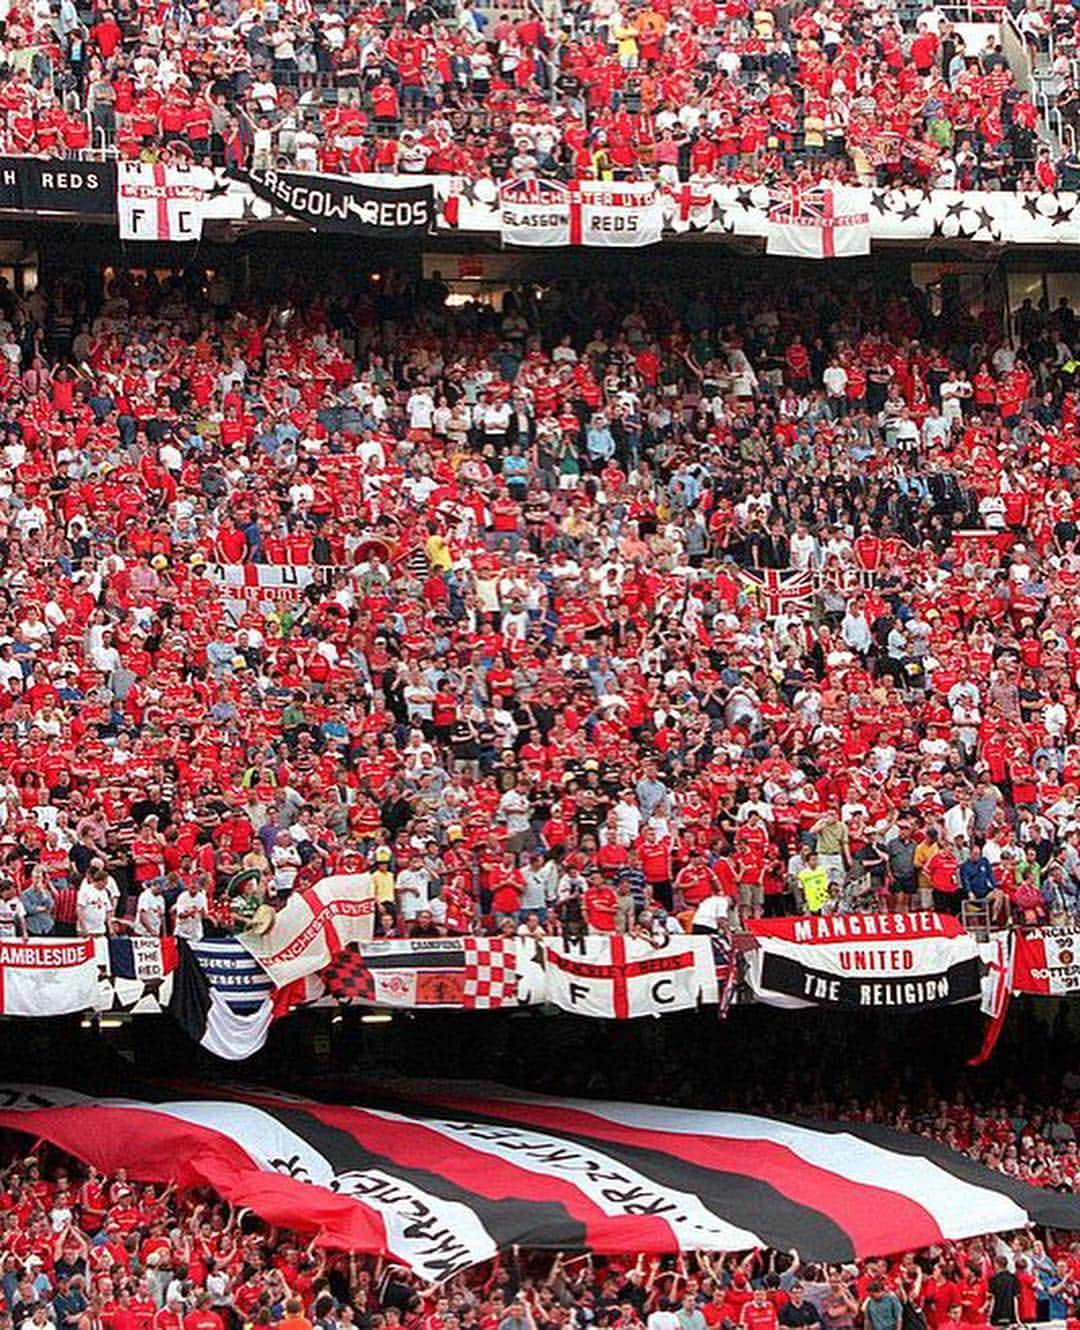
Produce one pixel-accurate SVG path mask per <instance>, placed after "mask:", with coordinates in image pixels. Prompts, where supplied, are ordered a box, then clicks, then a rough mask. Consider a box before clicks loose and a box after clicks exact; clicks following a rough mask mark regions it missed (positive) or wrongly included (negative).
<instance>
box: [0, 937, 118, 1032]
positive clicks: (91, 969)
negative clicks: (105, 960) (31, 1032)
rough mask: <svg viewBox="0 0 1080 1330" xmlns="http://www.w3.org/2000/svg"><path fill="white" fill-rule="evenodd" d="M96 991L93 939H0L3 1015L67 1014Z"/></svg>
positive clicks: (89, 1003) (88, 1003) (85, 1006)
mask: <svg viewBox="0 0 1080 1330" xmlns="http://www.w3.org/2000/svg"><path fill="white" fill-rule="evenodd" d="M97 995H98V961H97V952H96V950H95V946H94V939H93V938H92V937H80V938H55V939H54V938H41V939H36V938H35V939H32V940H30V941H26V942H22V941H15V940H12V939H8V940H5V941H0V1016H66V1015H69V1014H70V1013H72V1012H78V1011H88V1010H90V1009H91V1008H92V1007H93V1006H94V1004H95V1001H96V999H97Z"/></svg>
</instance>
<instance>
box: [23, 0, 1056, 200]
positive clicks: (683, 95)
mask: <svg viewBox="0 0 1080 1330" xmlns="http://www.w3.org/2000/svg"><path fill="white" fill-rule="evenodd" d="M951 13H952V11H950V14H951ZM1002 13H1003V10H1002V9H1001V7H1000V6H998V5H995V4H990V5H987V6H985V7H979V6H975V7H974V9H972V10H971V12H970V15H969V17H971V18H974V19H975V20H977V23H976V28H975V31H976V32H978V33H979V34H980V36H981V34H982V33H983V32H984V31H985V32H987V33H988V34H989V35H988V36H986V37H985V38H984V39H983V42H982V44H981V45H978V43H977V41H976V38H975V37H974V36H973V35H972V32H971V31H970V30H969V32H968V38H969V39H970V45H969V40H966V39H965V36H964V32H963V31H962V30H961V29H962V28H963V27H964V25H963V24H962V23H960V24H959V26H958V25H957V23H954V22H953V21H952V20H951V17H946V15H945V14H944V13H943V12H942V11H941V10H940V9H939V8H938V7H937V6H935V5H933V4H931V3H929V0H927V3H926V4H925V5H924V6H923V7H922V8H921V9H920V8H918V7H903V6H899V5H897V4H894V3H889V2H888V0H886V2H885V3H881V4H875V5H870V4H849V3H827V4H824V5H820V6H816V7H815V6H813V5H810V4H805V3H796V4H772V3H767V2H765V0H762V3H760V4H758V5H756V6H755V5H751V4H749V3H747V0H727V3H725V4H722V5H721V4H718V3H717V2H716V0H685V2H680V3H672V2H671V0H656V2H655V3H653V2H652V0H634V3H626V4H619V3H616V0H592V2H591V3H589V4H584V3H580V4H577V5H566V6H564V7H561V8H560V7H558V6H556V7H555V8H554V9H553V10H549V9H548V8H545V9H543V10H541V8H540V7H538V6H537V5H534V4H531V5H527V6H525V7H524V8H522V9H514V10H512V11H511V12H503V11H500V10H499V9H498V7H495V8H493V9H490V10H488V9H485V8H483V7H481V6H480V5H479V4H476V3H474V0H461V3H459V4H454V5H445V4H432V3H429V2H428V0H418V2H417V3H410V4H408V5H406V6H405V7H404V9H400V8H398V7H397V6H392V5H383V4H379V3H376V4H370V5H366V6H360V7H357V8H350V7H348V6H343V5H340V4H338V3H336V0H320V3H318V4H295V5H279V4H277V3H270V4H267V5H263V6H257V5H234V4H230V3H226V2H225V0H217V2H216V3H213V4H211V3H209V2H208V0H206V2H203V0H200V3H199V4H193V5H188V4H174V5H170V6H159V7H156V8H155V7H153V6H147V5H143V4H132V3H124V4H116V5H110V4H109V3H105V2H104V0H100V2H97V0H95V3H93V4H91V5H88V6H79V5H77V4H76V3H74V2H73V0H60V3H59V4H57V5H53V4H48V3H46V4H29V3H26V2H25V0H23V2H21V3H13V4H12V5H11V6H10V7H9V9H8V12H7V18H6V23H5V29H4V52H3V54H4V58H3V60H2V62H0V72H2V74H3V82H2V83H0V109H2V111H3V117H2V128H0V136H2V145H0V146H2V151H3V152H5V153H8V154H18V155H22V154H31V155H44V156H63V157H78V156H81V155H86V154H92V155H97V156H98V157H100V156H101V155H102V154H108V155H117V156H119V157H120V158H121V159H124V160H137V159H142V160H146V161H163V162H172V161H177V160H184V159H187V160H194V161H196V162H199V163H206V164H208V165H209V164H212V165H216V166H220V167H242V166H253V167H255V168H257V169H260V170H265V169H269V168H278V169H280V168H288V169H293V170H299V171H309V172H310V171H321V172H331V173H367V172H374V173H383V174H391V175H398V174H402V175H410V174H412V175H418V174H423V173H427V174H441V175H453V176H458V177H463V178H465V179H466V180H469V179H473V180H475V179H486V178H492V177H493V178H496V179H501V178H504V177H506V176H518V175H522V174H528V173H529V172H532V171H539V172H540V173H541V174H546V175H555V176H559V177H561V178H563V179H568V178H576V179H593V178H596V179H614V180H629V179H644V180H651V179H656V180H659V181H661V182H662V183H664V184H665V185H667V186H677V185H678V184H679V183H680V182H688V181H689V182H691V183H694V182H702V183H704V182H713V181H720V182H726V183H736V184H752V183H757V182H762V181H764V182H773V181H777V180H784V179H797V180H799V181H801V182H807V181H811V180H819V179H825V180H829V181H847V182H858V183H869V182H875V181H876V182H877V183H879V184H885V183H908V184H915V185H920V186H923V187H927V188H931V187H932V188H946V189H961V190H978V189H993V190H996V189H1021V190H1025V191H1033V192H1037V191H1039V190H1046V191H1049V190H1055V189H1061V190H1075V189H1076V188H1077V187H1078V185H1080V157H1078V156H1077V153H1076V148H1075V128H1076V114H1077V106H1078V105H1080V103H1078V100H1077V93H1076V89H1075V85H1074V80H1073V77H1072V72H1071V71H1072V63H1071V58H1070V52H1072V51H1074V49H1075V39H1076V25H1077V19H1076V15H1075V10H1074V9H1073V8H1072V7H1071V6H1068V5H1060V4H1058V5H1040V4H1037V3H1035V0H1028V3H1027V4H1026V5H1023V6H1019V7H1018V10H1017V16H1016V19H1017V22H1016V31H1017V33H1018V36H1019V40H1020V42H1021V45H1023V43H1027V44H1029V45H1030V46H1031V47H1032V49H1033V50H1035V51H1036V52H1045V51H1046V50H1047V49H1048V46H1049V43H1050V42H1051V41H1053V42H1054V44H1055V45H1054V49H1055V51H1057V52H1058V53H1059V54H1058V55H1057V57H1056V59H1055V63H1054V65H1053V72H1054V76H1055V84H1054V91H1053V92H1052V93H1051V94H1049V99H1050V100H1049V101H1048V103H1047V104H1048V105H1050V104H1051V103H1053V104H1054V110H1055V112H1056V115H1057V121H1056V123H1057V124H1058V125H1059V127H1060V129H1061V132H1062V134H1063V136H1064V138H1063V140H1062V141H1059V140H1058V138H1056V137H1055V136H1053V135H1051V134H1049V133H1048V132H1047V130H1046V127H1045V125H1044V124H1043V122H1042V121H1041V120H1040V112H1039V108H1038V106H1037V105H1036V102H1035V101H1034V100H1033V97H1032V91H1031V88H1030V80H1029V79H1028V77H1027V76H1026V74H1018V73H1017V72H1016V71H1017V69H1018V66H1017V65H1016V64H1015V63H1012V64H1011V63H1010V60H1008V59H1007V58H1006V54H1005V53H1003V48H1002V41H1001V38H1000V33H999V30H998V26H997V24H998V20H999V19H1000V18H1001V17H1002ZM1059 66H1060V67H1059ZM1059 74H1060V77H1058V75H1059Z"/></svg>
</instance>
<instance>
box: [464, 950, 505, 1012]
mask: <svg viewBox="0 0 1080 1330" xmlns="http://www.w3.org/2000/svg"><path fill="white" fill-rule="evenodd" d="M462 946H463V950H464V954H465V956H464V959H465V965H464V970H465V980H464V983H463V984H462V989H461V1003H462V1006H463V1007H465V1008H467V1009H469V1010H472V1011H494V1010H496V1009H497V1008H499V1007H511V1006H517V1002H518V975H517V951H518V948H517V939H516V938H505V937H467V938H464V939H462Z"/></svg>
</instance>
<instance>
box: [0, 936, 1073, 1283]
mask: <svg viewBox="0 0 1080 1330" xmlns="http://www.w3.org/2000/svg"><path fill="white" fill-rule="evenodd" d="M706 940H707V939H706ZM386 1089H387V1090H388V1091H389V1093H390V1095H391V1099H390V1101H389V1103H383V1102H381V1101H380V1099H379V1097H378V1094H377V1092H375V1093H374V1094H373V1096H371V1097H369V1102H367V1103H364V1104H361V1105H356V1106H350V1105H345V1104H333V1105H330V1104H320V1103H316V1102H314V1101H312V1100H309V1099H304V1098H301V1097H299V1096H296V1095H291V1094H284V1093H281V1092H275V1091H259V1090H244V1089H243V1088H240V1087H233V1088H230V1087H226V1086H217V1087H215V1088H214V1089H213V1090H205V1089H203V1088H201V1087H199V1086H190V1087H189V1086H184V1087H183V1089H182V1090H181V1091H180V1092H179V1093H178V1095H177V1097H176V1098H175V1099H170V1100H167V1101H165V1102H158V1101H156V1100H155V1101H153V1102H143V1103H140V1102H136V1101H132V1100H120V1101H118V1100H109V1099H106V1100H101V1101H96V1102H95V1101H93V1100H81V1101H80V1099H79V1098H78V1097H76V1096H72V1095H70V1094H69V1093H68V1092H66V1091H64V1092H60V1093H59V1094H56V1093H54V1092H53V1091H51V1090H49V1089H48V1088H44V1087H37V1088H31V1087H27V1086H18V1085H17V1086H12V1087H10V1092H8V1087H0V1104H2V1105H3V1107H2V1108H0V1127H2V1128H3V1129H5V1130H9V1131H17V1132H20V1133H23V1134H25V1135H26V1136H27V1137H28V1139H29V1140H36V1139H39V1138H40V1139H43V1140H46V1141H49V1142H51V1143H52V1144H54V1145H56V1146H57V1147H58V1148H60V1149H62V1150H64V1151H65V1152H67V1153H68V1154H72V1155H74V1156H76V1157H77V1158H81V1159H84V1160H86V1161H87V1162H88V1163H92V1164H94V1165H95V1167H97V1168H99V1169H101V1170H102V1171H104V1172H106V1173H112V1172H114V1171H115V1170H116V1169H117V1168H120V1167H124V1168H127V1169H128V1170H129V1172H130V1174H131V1176H133V1177H138V1178H140V1179H143V1180H145V1181H147V1182H158V1181H160V1182H175V1183H177V1184H178V1185H179V1186H181V1187H188V1186H211V1187H213V1188H214V1189H215V1190H217V1191H218V1192H219V1193H220V1194H221V1196H222V1197H224V1199H225V1200H227V1201H229V1202H230V1203H231V1204H232V1205H233V1206H234V1207H240V1206H248V1207H250V1208H251V1210H252V1211H253V1212H254V1213H255V1214H257V1215H259V1216H260V1217H261V1218H262V1219H263V1220H265V1221H266V1222H267V1223H271V1224H281V1225H286V1226H287V1227H288V1228H290V1229H292V1230H297V1231H299V1232H301V1233H304V1234H309V1233H310V1234H313V1235H316V1236H317V1238H318V1240H319V1243H320V1245H322V1246H326V1247H330V1248H336V1249H343V1250H346V1251H355V1252H371V1253H381V1254H383V1255H386V1256H389V1257H390V1258H392V1259H393V1260H396V1261H400V1262H401V1263H402V1264H404V1265H406V1266H408V1267H409V1268H410V1269H412V1270H413V1271H414V1272H415V1273H416V1274H417V1275H418V1276H420V1277H421V1278H423V1279H426V1280H435V1281H442V1280H446V1279H449V1278H451V1277H452V1276H453V1275H454V1274H456V1273H457V1272H458V1271H460V1270H464V1269H467V1268H468V1267H470V1266H473V1265H476V1264H477V1263H479V1262H481V1261H487V1260H490V1259H492V1257H494V1256H495V1254H496V1253H497V1252H499V1251H508V1250H510V1249H511V1248H513V1247H514V1246H515V1245H517V1244H525V1245H527V1246H535V1247H545V1248H548V1249H550V1250H552V1251H557V1250H569V1249H571V1248H575V1247H577V1248H585V1249H588V1250H592V1251H595V1252H599V1253H606V1254H610V1253H624V1252H628V1251H629V1252H635V1251H700V1250H706V1251H724V1252H749V1251H752V1250H753V1249H755V1248H761V1247H776V1248H782V1249H790V1248H792V1247H796V1248H797V1249H798V1251H799V1253H800V1255H801V1256H802V1257H803V1259H804V1260H810V1261H815V1262H838V1263H839V1262H845V1261H850V1260H854V1259H857V1258H861V1257H864V1256H876V1255H878V1253H880V1252H900V1251H908V1250H911V1249H913V1248H918V1247H924V1246H931V1245H936V1246H940V1245H942V1244H943V1243H945V1242H948V1241H958V1240H962V1239H963V1238H966V1237H971V1236H973V1235H975V1234H983V1233H1000V1232H1010V1231H1015V1230H1019V1229H1023V1228H1026V1227H1027V1226H1028V1225H1029V1224H1032V1223H1039V1224H1044V1225H1046V1226H1048V1227H1052V1228H1058V1229H1064V1230H1074V1229H1077V1228H1080V1198H1078V1197H1076V1196H1073V1195H1069V1194H1059V1193H1057V1192H1054V1191H1051V1190H1049V1189H1044V1188H1041V1187H1032V1186H1030V1185H1028V1184H1025V1183H1022V1182H1019V1181H1017V1180H1016V1179H1015V1178H1010V1177H1008V1176H1007V1175H1005V1174H1002V1173H1000V1172H991V1171H990V1170H989V1169H987V1168H985V1167H983V1166H982V1165H981V1164H978V1163H976V1162H975V1161H974V1160H971V1159H968V1158H967V1157H966V1156H964V1155H962V1154H959V1153H956V1152H954V1151H952V1150H950V1149H949V1148H948V1147H947V1146H944V1145H941V1144H940V1143H938V1142H936V1141H930V1140H927V1139H925V1138H924V1137H921V1136H917V1135H903V1134H901V1133H898V1132H894V1131H890V1130H889V1129H887V1128H884V1127H879V1126H876V1125H875V1124H871V1123H863V1122H851V1121H844V1122H837V1123H835V1124H829V1123H814V1124H813V1125H803V1124H801V1123H795V1122H790V1121H773V1120H771V1119H769V1118H764V1117H757V1116H755V1115H751V1114H744V1113H723V1112H695V1111H690V1110H686V1109H680V1108H669V1107H664V1106H659V1105H643V1104H628V1103H605V1102H603V1101H601V1100H574V1099H570V1100H561V1099H549V1098H546V1097H543V1096H537V1095H530V1094H526V1093H521V1092H517V1091H513V1090H508V1089H503V1088H502V1087H499V1086H491V1085H477V1084H476V1083H455V1082H447V1081H441V1082H427V1083H421V1084H420V1085H417V1086H410V1085H408V1084H403V1083H401V1082H393V1083H391V1084H390V1085H389V1086H387V1087H386ZM181 1095H183V1097H180V1096H181ZM52 1104H56V1105H57V1106H56V1107H51V1106H50V1105H52Z"/></svg>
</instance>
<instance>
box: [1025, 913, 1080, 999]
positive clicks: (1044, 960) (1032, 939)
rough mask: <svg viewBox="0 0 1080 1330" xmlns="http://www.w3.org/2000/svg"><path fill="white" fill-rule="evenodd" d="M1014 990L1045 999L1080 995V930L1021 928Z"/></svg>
mask: <svg viewBox="0 0 1080 1330" xmlns="http://www.w3.org/2000/svg"><path fill="white" fill-rule="evenodd" d="M1012 991H1013V992H1014V993H1035V994H1037V995H1039V996H1041V997H1066V996H1068V995H1069V994H1070V993H1080V929H1075V928H1067V927H1066V928H1038V929H1017V930H1016V935H1015V940H1014V943H1013V971H1012Z"/></svg>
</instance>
